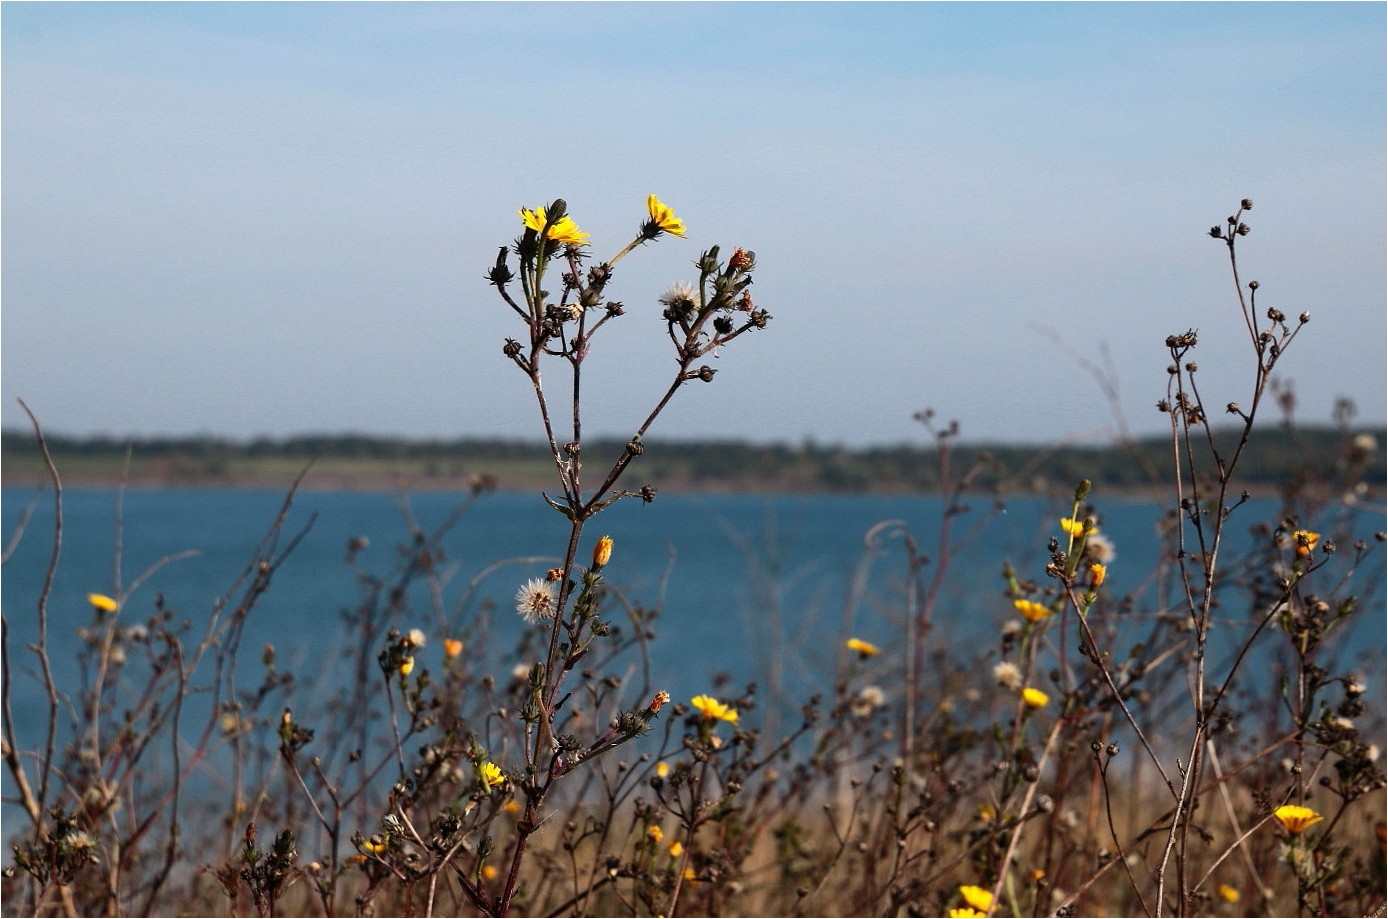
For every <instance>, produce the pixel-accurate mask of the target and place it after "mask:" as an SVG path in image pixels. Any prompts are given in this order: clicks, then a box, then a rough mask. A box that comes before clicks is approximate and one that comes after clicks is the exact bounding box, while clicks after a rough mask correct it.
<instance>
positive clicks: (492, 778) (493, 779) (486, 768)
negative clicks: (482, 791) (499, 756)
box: [478, 760, 506, 788]
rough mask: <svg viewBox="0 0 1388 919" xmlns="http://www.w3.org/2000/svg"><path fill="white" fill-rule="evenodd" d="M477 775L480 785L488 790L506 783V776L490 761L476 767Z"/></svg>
mask: <svg viewBox="0 0 1388 919" xmlns="http://www.w3.org/2000/svg"><path fill="white" fill-rule="evenodd" d="M478 775H479V777H480V778H481V779H482V784H483V785H486V786H487V787H488V788H496V787H497V786H498V785H502V784H504V783H505V782H506V775H505V773H503V772H502V771H501V767H500V766H498V765H497V764H496V763H493V762H491V761H490V760H488V761H487V762H485V763H483V764H482V765H481V766H479V767H478Z"/></svg>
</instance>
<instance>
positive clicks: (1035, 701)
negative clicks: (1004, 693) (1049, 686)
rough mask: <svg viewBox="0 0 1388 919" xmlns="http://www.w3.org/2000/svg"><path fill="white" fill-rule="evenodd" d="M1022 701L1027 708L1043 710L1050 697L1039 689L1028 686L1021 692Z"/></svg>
mask: <svg viewBox="0 0 1388 919" xmlns="http://www.w3.org/2000/svg"><path fill="white" fill-rule="evenodd" d="M1022 701H1023V702H1025V703H1026V704H1027V708H1045V707H1046V703H1047V702H1049V701H1051V697H1050V696H1048V695H1046V694H1045V693H1044V692H1042V691H1041V690H1039V689H1032V688H1031V687H1030V686H1028V687H1027V688H1026V689H1023V690H1022Z"/></svg>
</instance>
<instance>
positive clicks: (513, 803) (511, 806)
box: [501, 798, 521, 814]
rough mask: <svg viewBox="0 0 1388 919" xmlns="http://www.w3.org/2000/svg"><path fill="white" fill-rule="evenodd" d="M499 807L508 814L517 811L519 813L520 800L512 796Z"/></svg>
mask: <svg viewBox="0 0 1388 919" xmlns="http://www.w3.org/2000/svg"><path fill="white" fill-rule="evenodd" d="M501 809H502V810H504V811H505V812H506V813H508V814H519V813H520V809H521V804H520V802H519V801H517V800H516V799H515V798H512V799H511V800H509V801H507V802H506V803H505V804H503V805H501Z"/></svg>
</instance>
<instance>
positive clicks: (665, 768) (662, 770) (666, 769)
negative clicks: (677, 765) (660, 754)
mask: <svg viewBox="0 0 1388 919" xmlns="http://www.w3.org/2000/svg"><path fill="white" fill-rule="evenodd" d="M655 774H656V775H658V776H660V777H661V778H662V779H663V778H665V777H666V776H667V775H669V774H670V764H669V763H667V762H665V760H661V761H660V762H658V763H656V764H655Z"/></svg>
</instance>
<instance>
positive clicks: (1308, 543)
mask: <svg viewBox="0 0 1388 919" xmlns="http://www.w3.org/2000/svg"><path fill="white" fill-rule="evenodd" d="M1320 541H1321V534H1319V533H1312V532H1311V531H1310V530H1297V531H1296V532H1295V533H1293V534H1292V544H1293V545H1295V546H1296V555H1297V558H1306V557H1307V556H1309V555H1310V554H1311V550H1312V549H1314V548H1316V543H1318V542H1320Z"/></svg>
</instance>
